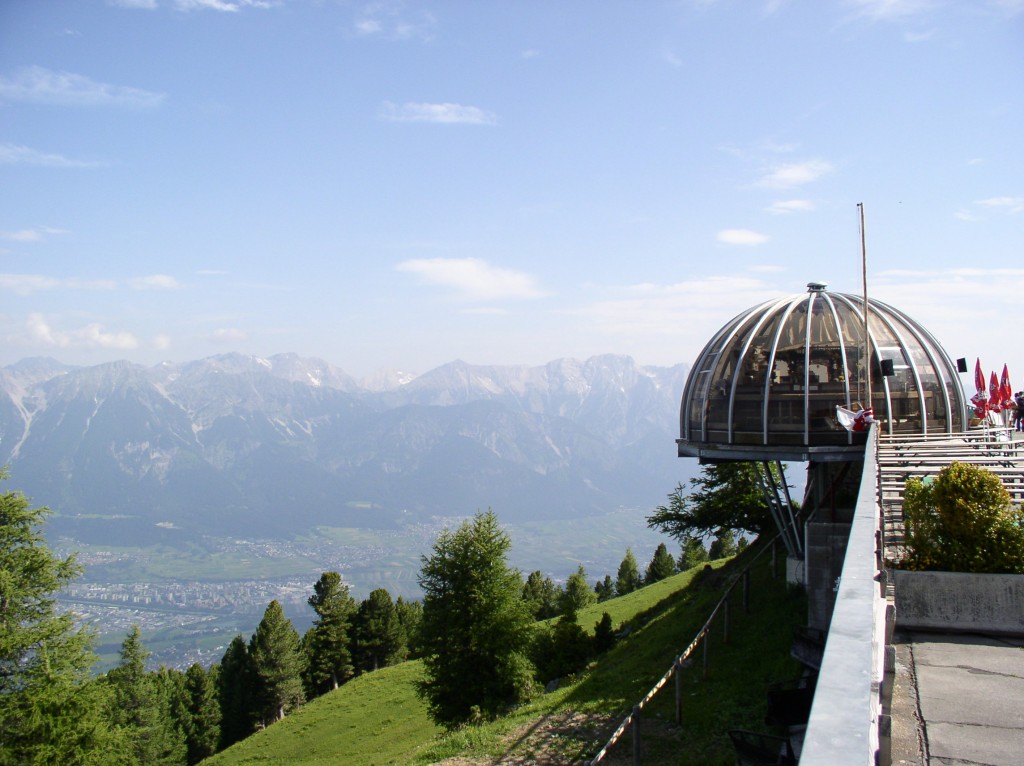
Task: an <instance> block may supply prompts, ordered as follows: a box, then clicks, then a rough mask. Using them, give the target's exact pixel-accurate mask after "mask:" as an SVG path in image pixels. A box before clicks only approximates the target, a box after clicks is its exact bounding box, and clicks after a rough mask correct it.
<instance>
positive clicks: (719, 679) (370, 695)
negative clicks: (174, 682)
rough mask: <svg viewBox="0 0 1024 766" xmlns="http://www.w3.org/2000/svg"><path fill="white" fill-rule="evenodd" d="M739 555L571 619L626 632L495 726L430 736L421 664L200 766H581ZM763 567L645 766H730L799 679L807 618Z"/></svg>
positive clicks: (669, 696)
mask: <svg viewBox="0 0 1024 766" xmlns="http://www.w3.org/2000/svg"><path fill="white" fill-rule="evenodd" d="M750 556H751V552H749V551H748V552H747V553H745V554H744V555H743V556H741V557H740V558H739V559H737V560H734V561H731V562H717V563H716V564H715V571H713V572H710V573H706V574H702V573H698V571H697V570H691V571H690V572H686V573H683V574H679V575H676V576H674V577H672V578H669V579H668V580H664V581H662V582H659V583H656V584H654V585H651V586H648V587H646V588H643V589H641V590H639V591H637V592H635V593H631V594H629V595H627V596H624V597H621V598H617V599H613V600H611V601H607V602H605V603H603V604H599V605H597V606H594V607H592V608H590V609H588V610H586V611H585V612H583V613H581V615H580V624H581V625H583V626H585V627H588V628H591V629H592V628H593V625H594V623H595V622H597V620H598V619H600V616H601V613H602V612H605V611H607V612H609V614H611V616H612V618H613V621H614V623H615V625H616V626H624V625H629V626H631V631H630V633H629V635H628V636H627V637H625V638H624V639H623V640H621V641H620V642H619V644H618V645H617V646H616V647H615V648H614V649H613V650H612V651H611V652H609V653H608V654H606V655H604V656H603V657H602V658H600V660H599V661H598V662H596V663H594V664H593V665H592V666H591V667H590V668H589V669H588V671H587V672H586V673H585V674H582V675H581V676H580V677H579V678H576V679H572V680H571V682H569V683H566V685H564V686H563V687H562V688H559V689H557V690H555V691H553V692H551V693H547V694H542V695H540V696H539V697H538V698H537V699H536V700H535V701H533V702H532V703H530V704H529V705H526V706H524V707H523V708H521V709H518V710H516V711H515V712H513V713H512V714H510V715H509V716H507V717H505V718H503V719H500V720H498V721H495V722H492V723H489V724H486V725H483V726H480V727H470V728H466V729H463V730H460V731H457V732H453V733H446V732H444V731H442V730H440V729H439V728H438V727H436V726H434V725H433V723H432V722H431V721H430V719H429V718H428V717H427V714H426V708H425V706H424V705H423V704H422V703H421V702H420V701H419V700H418V699H417V697H416V695H415V693H414V683H415V682H416V680H417V679H418V678H420V677H421V674H422V665H421V664H420V663H419V662H407V663H404V664H402V665H398V666H395V667H391V668H385V669H383V670H380V671H377V672H375V673H371V674H367V675H364V676H361V677H359V678H357V679H355V680H354V681H352V682H350V683H348V684H346V685H345V686H344V687H342V688H341V689H339V690H338V691H336V692H334V693H332V694H329V695H326V696H324V697H321V698H319V699H316V700H314V701H313V702H311V703H309V704H308V705H306V706H305V707H303V708H302V709H300V710H299V711H297V712H295V713H294V714H292V715H291V716H289V717H288V718H286V719H285V720H284V721H282V722H281V723H278V724H275V725H274V726H271V727H270V728H268V729H266V730H264V731H262V732H259V733H257V734H256V735H254V736H252V737H250V738H249V739H247V740H244V741H243V742H240V743H238V744H237V745H235V746H234V747H232V748H230V749H228V750H226V751H224V752H223V753H220V754H218V755H217V756H215V757H213V758H211V759H208V760H207V761H204V763H205V764H207V765H208V766H243V765H244V764H254V763H261V764H268V763H269V764H293V765H295V766H302V765H304V764H321V765H322V764H339V765H340V764H344V766H370V765H371V764H396V765H397V766H401V765H402V764H430V763H447V764H451V766H455V765H456V764H461V765H462V766H473V765H475V764H479V765H480V766H483V764H495V763H507V764H514V763H517V764H526V763H531V764H566V763H582V762H583V761H584V760H585V759H587V758H590V757H592V756H593V755H594V753H596V752H597V750H599V749H600V747H601V746H602V745H603V744H604V742H605V741H606V740H607V738H608V736H609V735H610V734H611V732H612V731H613V730H614V729H615V727H616V726H617V725H618V723H619V722H620V721H621V720H622V718H623V717H625V716H626V715H627V714H628V713H629V711H630V710H631V708H632V706H633V705H634V704H635V703H636V702H637V701H638V700H639V699H640V698H641V697H643V695H644V694H646V693H647V691H648V690H649V689H650V688H651V687H652V686H653V685H654V684H655V683H656V682H657V680H658V679H659V678H660V677H661V676H662V675H663V674H664V672H665V671H666V670H667V669H668V668H669V666H670V665H671V664H672V661H673V659H674V657H675V656H677V655H678V654H679V652H680V651H681V650H682V649H684V648H685V647H686V646H687V645H688V644H689V643H690V641H691V640H692V639H693V638H694V636H695V635H696V633H697V632H698V631H699V630H700V628H701V626H702V625H703V623H704V621H705V620H706V618H707V615H708V614H709V613H710V612H711V610H712V609H713V607H714V605H715V603H717V601H718V599H719V598H720V597H721V593H722V592H723V588H724V586H725V584H726V583H727V582H728V581H729V579H730V578H731V577H733V576H735V573H736V572H738V571H739V570H740V567H741V566H743V565H744V563H743V562H745V561H746V560H747V559H749V558H750ZM767 559H768V557H767V556H765V557H763V560H762V561H759V562H758V563H757V564H755V566H754V569H753V570H752V577H751V595H750V603H751V613H750V614H749V615H744V614H743V613H742V610H741V609H740V608H739V605H738V604H734V605H733V608H732V641H731V642H730V644H728V645H725V644H723V642H722V630H721V626H720V625H719V626H716V627H715V628H714V629H713V630H712V638H711V643H710V645H709V656H710V658H711V665H710V668H711V671H710V674H709V677H708V679H706V680H703V679H702V678H701V662H700V659H698V660H697V662H696V663H695V664H693V665H691V666H690V667H688V668H687V669H686V670H685V671H684V711H685V712H684V721H683V726H682V728H678V727H676V726H674V725H670V724H669V723H667V722H668V721H671V720H672V716H673V713H672V711H673V705H674V697H673V691H672V688H671V686H669V687H668V688H666V690H664V691H663V692H662V693H661V694H659V695H658V697H656V698H655V700H654V701H653V702H652V703H651V704H650V706H648V708H646V709H645V712H644V716H645V718H644V725H643V737H644V752H645V760H644V763H645V764H646V763H652V764H654V763H657V764H662V763H664V764H694V765H696V764H702V765H706V764H719V763H720V764H732V763H734V762H735V756H734V754H733V751H732V747H731V745H730V743H729V740H728V737H727V735H726V731H727V730H728V729H730V728H747V729H754V730H759V731H764V730H766V729H765V726H764V724H763V718H764V712H765V704H766V698H765V691H766V688H767V686H768V684H769V683H771V682H774V681H780V680H785V679H790V678H793V677H795V676H796V675H798V673H799V671H798V667H797V665H796V663H795V661H794V660H792V659H791V658H790V657H789V644H790V641H791V638H792V630H793V627H794V626H795V625H797V624H800V623H802V622H803V620H804V617H805V611H806V606H805V602H804V599H803V598H802V597H801V596H800V595H798V594H794V593H792V592H791V591H790V590H789V589H788V588H787V586H786V584H785V582H784V579H783V578H781V577H779V578H773V577H772V576H771V574H770V572H769V564H768V560H767ZM734 601H736V602H738V601H739V599H738V598H735V599H734ZM700 656H701V655H700V653H699V652H698V655H697V657H698V658H699V657H700ZM684 743H685V744H684ZM631 747H632V744H631V741H630V738H629V736H628V735H627V736H626V738H625V739H624V740H623V741H622V742H621V743H620V744H619V745H618V746H617V747H616V749H613V751H612V753H611V757H610V758H609V759H608V760H606V761H605V763H618V762H622V760H621V759H624V758H626V757H627V756H628V754H629V753H631V750H630V748H631Z"/></svg>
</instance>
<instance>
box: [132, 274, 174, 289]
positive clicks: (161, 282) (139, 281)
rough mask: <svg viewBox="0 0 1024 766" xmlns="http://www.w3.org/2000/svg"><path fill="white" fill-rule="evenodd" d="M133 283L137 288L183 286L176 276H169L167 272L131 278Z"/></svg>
mask: <svg viewBox="0 0 1024 766" xmlns="http://www.w3.org/2000/svg"><path fill="white" fill-rule="evenodd" d="M128 284H129V285H131V286H132V287H133V288H134V289H136V290H176V289H177V288H179V287H181V284H180V283H179V282H178V280H177V279H175V278H174V277H169V276H167V275H166V274H151V275H149V276H146V277H136V278H134V279H131V280H129V282H128Z"/></svg>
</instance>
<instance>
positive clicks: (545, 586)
mask: <svg viewBox="0 0 1024 766" xmlns="http://www.w3.org/2000/svg"><path fill="white" fill-rule="evenodd" d="M558 597H559V593H558V588H557V587H556V586H555V583H554V581H553V580H552V579H551V578H550V577H546V576H545V575H544V573H543V572H541V571H540V570H537V571H535V572H530V574H529V576H528V577H527V578H526V584H525V585H523V600H524V601H525V602H526V607H527V609H529V610H530V614H532V615H533V617H534V619H535V620H546V619H548V618H549V617H554V616H555V615H557V614H558Z"/></svg>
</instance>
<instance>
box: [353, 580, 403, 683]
mask: <svg viewBox="0 0 1024 766" xmlns="http://www.w3.org/2000/svg"><path fill="white" fill-rule="evenodd" d="M353 623H354V625H353V633H354V639H355V640H354V642H353V648H354V650H355V652H354V653H355V655H356V664H357V665H358V667H359V669H360V670H362V671H373V670H377V669H379V668H382V667H385V666H386V665H390V664H392V663H393V662H395V661H396V660H397V658H398V654H399V652H400V650H401V648H402V646H401V644H402V635H401V626H400V625H399V624H398V615H397V614H395V605H394V604H393V603H392V601H391V594H390V593H388V591H387V590H386V589H384V588H377V589H375V590H374V591H373V592H371V593H370V596H369V598H367V599H365V600H364V601H363V602H362V603H360V604H359V610H358V611H357V612H356V616H355V619H354V621H353Z"/></svg>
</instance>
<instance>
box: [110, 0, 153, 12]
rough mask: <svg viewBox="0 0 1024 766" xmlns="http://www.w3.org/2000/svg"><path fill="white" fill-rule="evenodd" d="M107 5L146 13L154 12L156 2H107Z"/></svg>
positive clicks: (129, 0)
mask: <svg viewBox="0 0 1024 766" xmlns="http://www.w3.org/2000/svg"><path fill="white" fill-rule="evenodd" d="M107 4H108V5H116V6H118V7H120V8H141V9H143V10H146V11H152V10H156V7H157V5H156V0H107Z"/></svg>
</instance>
